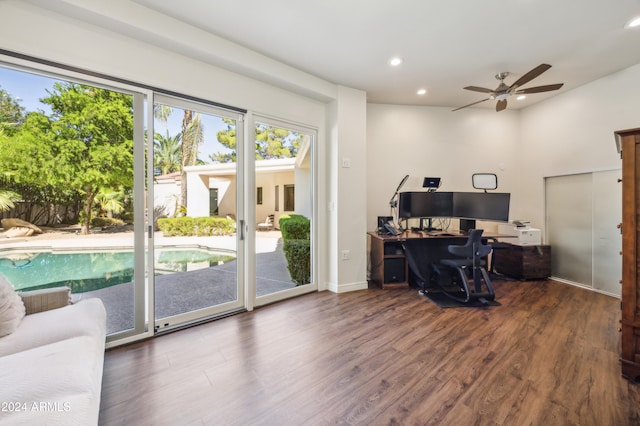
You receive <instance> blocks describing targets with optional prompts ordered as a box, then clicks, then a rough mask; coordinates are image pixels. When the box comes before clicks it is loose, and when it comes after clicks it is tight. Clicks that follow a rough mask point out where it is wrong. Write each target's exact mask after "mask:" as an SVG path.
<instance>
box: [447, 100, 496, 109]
mask: <svg viewBox="0 0 640 426" xmlns="http://www.w3.org/2000/svg"><path fill="white" fill-rule="evenodd" d="M489 99H491V98H487V99H483V100H481V101H477V102H474V103H472V104H469V105H465V106H461V107H458V108H456V109H452V110H451V111H458V110H460V109H462V108H466V107H470V106H473V105H475V104H479V103H480V102H484V101H488V100H489Z"/></svg>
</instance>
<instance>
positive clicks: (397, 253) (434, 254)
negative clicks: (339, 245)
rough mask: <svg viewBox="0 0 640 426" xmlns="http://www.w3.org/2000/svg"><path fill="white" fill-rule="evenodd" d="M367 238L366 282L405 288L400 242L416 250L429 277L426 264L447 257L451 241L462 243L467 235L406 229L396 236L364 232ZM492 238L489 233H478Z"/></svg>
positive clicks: (405, 267) (406, 272) (406, 271)
mask: <svg viewBox="0 0 640 426" xmlns="http://www.w3.org/2000/svg"><path fill="white" fill-rule="evenodd" d="M367 235H369V239H370V241H371V247H370V249H371V252H370V255H369V262H370V266H371V277H370V280H369V283H370V285H372V286H376V287H380V288H394V287H408V286H409V265H408V263H407V258H406V256H405V254H404V250H403V247H402V245H403V243H404V244H411V245H412V246H414V247H415V248H416V249H417V250H418V251H419V258H420V262H421V263H424V265H426V266H427V267H426V268H425V270H424V271H423V275H425V277H429V276H430V275H431V274H430V269H429V267H428V266H429V265H430V264H432V263H436V262H439V261H440V259H443V258H445V257H451V255H450V254H449V252H448V250H447V248H448V246H449V245H451V244H464V242H465V241H466V240H467V238H468V235H467V234H462V233H456V232H450V233H442V232H440V233H434V232H431V233H429V232H425V231H422V232H420V231H418V232H414V231H407V232H403V233H402V234H400V235H395V236H393V235H381V234H378V233H377V232H368V233H367ZM482 238H483V239H485V238H493V237H492V236H491V235H487V236H484V235H483V236H482Z"/></svg>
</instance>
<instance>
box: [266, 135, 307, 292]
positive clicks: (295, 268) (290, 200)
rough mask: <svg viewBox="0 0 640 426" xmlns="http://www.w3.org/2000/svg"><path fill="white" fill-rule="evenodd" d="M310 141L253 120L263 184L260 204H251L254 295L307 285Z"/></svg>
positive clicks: (305, 137) (285, 290) (305, 136)
mask: <svg viewBox="0 0 640 426" xmlns="http://www.w3.org/2000/svg"><path fill="white" fill-rule="evenodd" d="M311 143H312V136H311V135H309V134H304V133H301V132H298V131H295V130H291V129H287V128H284V127H279V126H276V125H273V124H269V123H264V122H258V123H256V128H255V158H256V162H255V181H256V188H262V200H261V201H262V202H261V203H256V205H255V209H256V217H257V219H258V221H259V222H258V224H257V225H256V238H255V240H256V295H257V296H258V297H261V296H266V295H270V294H274V293H280V292H282V295H283V297H285V296H286V294H287V291H288V290H291V289H294V288H296V287H299V286H304V285H308V284H310V283H311V220H312V212H313V210H312V203H311V200H312V193H311V189H312V185H311V182H312V178H311V173H312V170H311V164H312V162H311V152H312V149H311ZM280 188H282V191H280ZM281 192H282V196H281ZM283 231H284V232H283Z"/></svg>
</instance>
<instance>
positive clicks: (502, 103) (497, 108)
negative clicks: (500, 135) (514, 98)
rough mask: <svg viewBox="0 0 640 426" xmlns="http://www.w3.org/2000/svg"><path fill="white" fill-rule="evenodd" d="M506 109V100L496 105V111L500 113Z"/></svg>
mask: <svg viewBox="0 0 640 426" xmlns="http://www.w3.org/2000/svg"><path fill="white" fill-rule="evenodd" d="M506 107H507V100H506V99H500V100H499V101H498V102H497V103H496V111H497V112H500V111H502V110H503V109H505V108H506Z"/></svg>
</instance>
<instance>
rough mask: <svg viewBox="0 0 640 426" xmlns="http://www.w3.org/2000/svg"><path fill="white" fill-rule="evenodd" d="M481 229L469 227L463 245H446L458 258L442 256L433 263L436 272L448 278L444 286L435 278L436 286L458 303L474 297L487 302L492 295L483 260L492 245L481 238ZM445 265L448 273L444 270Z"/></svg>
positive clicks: (492, 298)
mask: <svg viewBox="0 0 640 426" xmlns="http://www.w3.org/2000/svg"><path fill="white" fill-rule="evenodd" d="M482 231H483V230H482V229H470V230H469V238H468V239H467V242H466V243H465V244H464V245H450V246H449V247H448V250H449V253H451V254H453V255H455V256H458V258H456V259H442V260H441V261H440V263H439V265H438V266H435V269H436V271H437V272H438V274H439V275H441V276H442V275H444V276H447V277H450V278H451V283H450V284H451V285H448V286H447V287H445V286H444V285H443V284H442V282H441V280H440V279H438V278H437V279H436V280H437V281H436V283H438V286H439V287H440V288H441V289H442V290H443V292H444V294H446V295H447V296H449V297H451V298H453V299H455V300H457V301H459V302H462V303H467V302H469V301H471V300H477V301H480V302H482V303H483V304H488V303H489V301H491V300H494V299H495V297H496V296H495V293H494V291H493V286H492V285H491V280H490V279H489V274H487V270H486V269H485V265H486V261H485V260H484V259H485V258H486V257H487V256H488V255H489V253H491V250H492V248H491V246H490V245H487V244H484V243H483V242H482V239H481V238H482ZM442 266H444V267H445V268H442ZM446 269H448V272H452V273H451V274H445V271H446ZM452 288H453V290H452Z"/></svg>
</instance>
